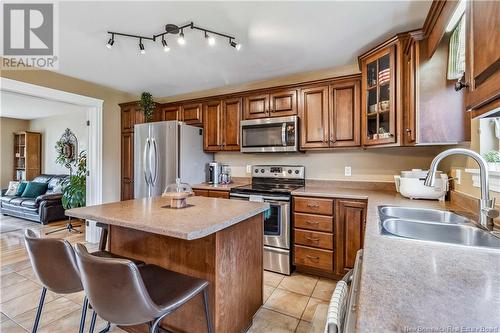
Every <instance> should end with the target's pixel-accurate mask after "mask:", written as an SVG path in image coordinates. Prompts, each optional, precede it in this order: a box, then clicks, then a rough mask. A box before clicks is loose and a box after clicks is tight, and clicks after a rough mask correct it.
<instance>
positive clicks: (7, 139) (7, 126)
mask: <svg viewBox="0 0 500 333" xmlns="http://www.w3.org/2000/svg"><path fill="white" fill-rule="evenodd" d="M28 128H29V121H28V120H23V119H14V118H6V117H0V150H1V151H0V156H2V163H0V186H1V188H5V187H7V185H8V184H9V181H10V180H12V178H13V168H14V136H13V135H12V133H14V132H17V131H26V130H28Z"/></svg>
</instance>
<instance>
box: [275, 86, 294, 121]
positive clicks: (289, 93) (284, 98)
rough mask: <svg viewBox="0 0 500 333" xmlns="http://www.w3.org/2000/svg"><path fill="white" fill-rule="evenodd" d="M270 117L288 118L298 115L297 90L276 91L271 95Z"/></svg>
mask: <svg viewBox="0 0 500 333" xmlns="http://www.w3.org/2000/svg"><path fill="white" fill-rule="evenodd" d="M269 102H270V112H269V116H270V117H286V116H294V115H296V114H297V90H295V89H293V90H283V91H276V92H273V93H271V94H270V96H269Z"/></svg>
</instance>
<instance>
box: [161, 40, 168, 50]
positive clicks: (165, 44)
mask: <svg viewBox="0 0 500 333" xmlns="http://www.w3.org/2000/svg"><path fill="white" fill-rule="evenodd" d="M161 45H163V51H165V52H168V51H170V47H168V44H167V41H166V40H165V39H164V38H163V39H162V40H161Z"/></svg>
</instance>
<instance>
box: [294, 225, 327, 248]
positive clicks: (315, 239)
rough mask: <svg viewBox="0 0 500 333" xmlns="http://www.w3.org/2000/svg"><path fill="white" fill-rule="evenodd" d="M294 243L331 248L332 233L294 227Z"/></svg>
mask: <svg viewBox="0 0 500 333" xmlns="http://www.w3.org/2000/svg"><path fill="white" fill-rule="evenodd" d="M294 234H295V244H299V245H305V246H312V247H319V248H322V249H326V250H333V235H332V234H331V233H326V232H317V231H308V230H301V229H295V232H294Z"/></svg>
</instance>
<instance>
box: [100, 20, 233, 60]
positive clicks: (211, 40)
mask: <svg viewBox="0 0 500 333" xmlns="http://www.w3.org/2000/svg"><path fill="white" fill-rule="evenodd" d="M187 28H191V29H192V30H199V31H202V32H203V33H204V34H205V39H206V40H207V43H208V45H210V46H214V45H215V43H216V40H215V35H217V36H220V37H224V38H227V39H229V45H230V46H231V47H234V48H235V49H236V50H238V51H239V50H240V49H241V44H240V43H237V42H235V41H234V40H235V38H236V37H233V36H230V35H226V34H223V33H220V32H216V31H213V30H208V29H204V28H200V27H197V26H195V25H194V23H193V22H190V23H188V24H185V25H183V26H177V25H175V24H167V25H165V32H162V33H159V34H157V35H153V37H147V36H139V35H132V34H125V33H121V32H115V31H108V34H110V35H111V38H110V39H109V40H108V43H107V44H106V47H107V48H108V49H111V48H112V47H113V44H114V42H115V35H116V36H121V37H130V38H137V39H139V50H140V52H141V54H145V53H146V50H145V48H144V44H143V43H142V40H143V39H144V40H150V41H153V42H156V39H157V38H158V37H161V44H162V46H163V51H165V52H168V51H170V47H169V46H168V44H167V41H166V40H165V35H168V34H171V35H177V34H178V38H177V43H179V44H180V45H184V44H186V39H185V37H184V29H187Z"/></svg>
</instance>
